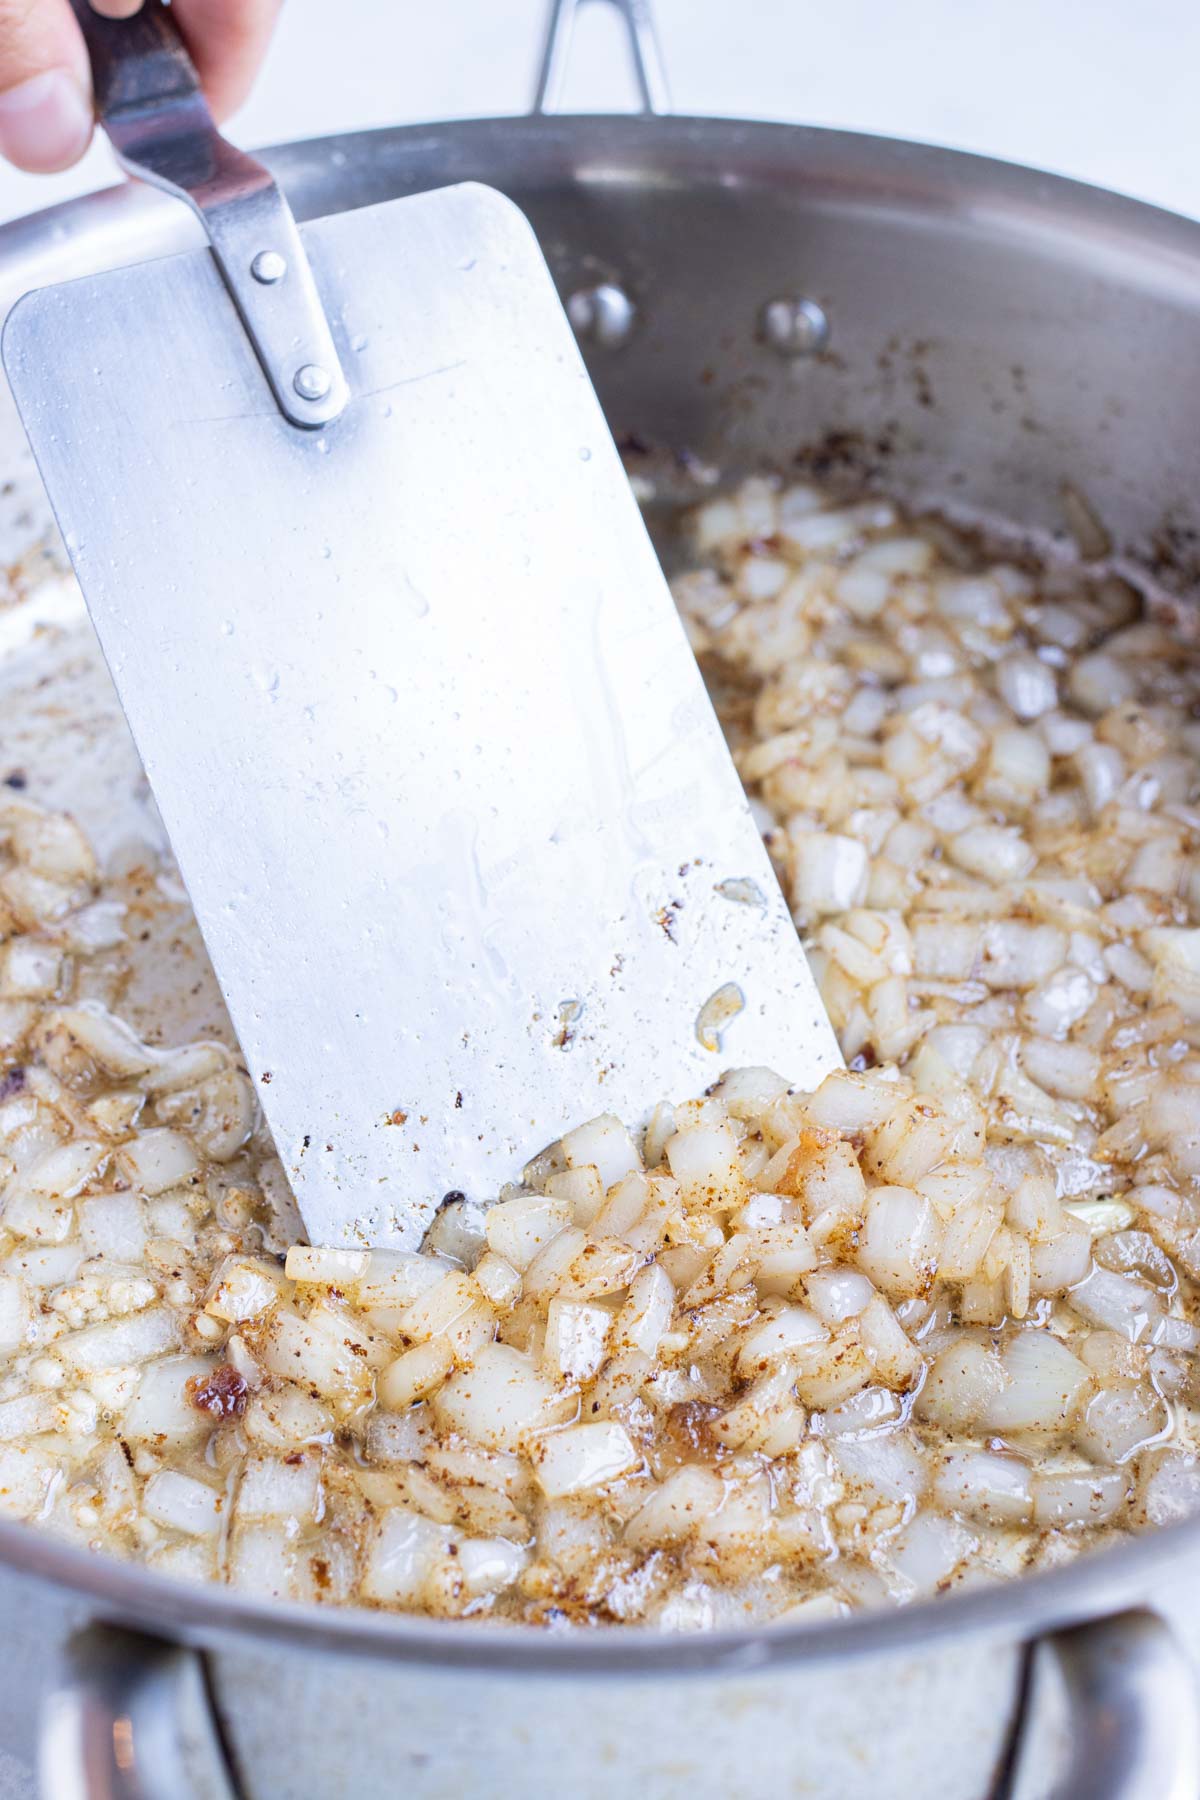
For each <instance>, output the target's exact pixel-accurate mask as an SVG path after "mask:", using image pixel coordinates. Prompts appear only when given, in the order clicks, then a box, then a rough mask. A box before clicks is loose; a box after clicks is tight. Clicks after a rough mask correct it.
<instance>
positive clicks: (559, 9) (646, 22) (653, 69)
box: [533, 0, 671, 113]
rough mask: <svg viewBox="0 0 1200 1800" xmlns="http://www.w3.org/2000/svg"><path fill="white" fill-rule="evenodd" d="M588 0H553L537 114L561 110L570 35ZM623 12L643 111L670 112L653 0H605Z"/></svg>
mask: <svg viewBox="0 0 1200 1800" xmlns="http://www.w3.org/2000/svg"><path fill="white" fill-rule="evenodd" d="M588 3H589V0H550V16H549V19H548V20H547V24H546V41H545V46H544V48H543V50H542V62H541V68H540V70H539V72H538V83H537V92H536V94H535V95H534V101H533V111H534V112H535V113H550V112H558V110H559V105H560V102H561V100H562V95H563V88H564V86H565V83H566V76H567V64H568V62H569V61H570V56H571V37H572V34H573V32H574V29H575V19H576V16H577V14H578V13H579V12H580V11H581V10H582V8H583V7H584V6H586V5H587V4H588ZM604 4H605V5H608V6H611V7H612V8H613V10H614V11H615V12H618V13H619V14H620V15H621V21H622V23H623V25H624V27H625V34H626V37H627V38H628V41H629V56H630V61H631V62H632V64H633V78H634V81H635V82H636V83H637V91H638V101H639V103H640V110H641V111H642V112H643V113H669V112H670V110H671V95H670V91H669V89H668V87H667V74H666V69H665V68H664V66H663V60H662V53H661V51H660V50H659V47H658V34H657V32H656V31H655V29H654V17H653V14H652V13H651V10H650V0H604Z"/></svg>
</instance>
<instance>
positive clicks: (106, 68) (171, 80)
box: [71, 0, 200, 128]
mask: <svg viewBox="0 0 1200 1800" xmlns="http://www.w3.org/2000/svg"><path fill="white" fill-rule="evenodd" d="M71 3H72V6H73V7H74V10H75V17H76V18H77V19H78V21H79V28H80V30H81V31H82V32H83V40H84V43H85V44H86V45H87V53H88V57H89V58H90V60H91V65H92V91H93V93H94V94H95V97H96V116H97V117H98V118H99V120H100V123H101V124H102V125H104V126H105V127H106V128H107V125H108V121H109V118H110V116H111V115H112V114H114V113H117V112H120V111H121V110H122V109H123V108H126V107H131V106H160V105H163V104H164V103H167V104H169V103H170V102H172V101H178V100H182V99H186V98H188V97H190V96H191V95H193V94H198V93H199V91H200V79H199V77H198V75H197V74H196V69H195V65H194V64H193V62H192V59H191V57H190V56H189V55H188V51H187V46H186V44H185V43H184V41H183V39H182V37H181V36H180V34H179V27H178V26H177V25H176V23H175V21H174V19H173V18H172V17H171V14H170V10H169V9H168V8H167V7H165V6H162V5H160V4H159V3H158V0H154V4H153V5H145V6H143V7H142V9H141V11H140V12H136V13H134V15H133V17H132V18H129V19H108V18H105V17H104V16H103V14H101V13H98V12H95V11H94V10H93V9H92V7H91V6H90V5H89V4H88V0H71Z"/></svg>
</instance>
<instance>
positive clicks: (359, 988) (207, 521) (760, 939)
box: [3, 185, 839, 1246]
mask: <svg viewBox="0 0 1200 1800" xmlns="http://www.w3.org/2000/svg"><path fill="white" fill-rule="evenodd" d="M305 241H306V245H307V249H308V252H309V255H310V257H311V260H312V264H313V268H314V272H315V274H316V277H317V281H318V284H319V286H320V288H321V291H322V295H323V297H324V300H325V304H326V308H327V311H328V313H329V315H330V317H331V319H332V321H333V322H334V329H335V332H336V333H337V334H338V335H339V339H340V342H339V348H340V350H341V352H342V356H343V362H344V365H345V367H346V369H347V372H348V375H349V378H350V383H351V388H352V391H353V399H352V402H351V405H350V406H349V408H348V410H347V411H346V413H345V414H344V415H343V417H342V418H341V419H340V420H339V421H338V422H337V423H336V424H335V425H334V426H332V427H330V428H328V429H327V430H326V431H325V432H324V433H323V434H314V433H309V432H304V431H300V430H297V429H296V428H294V427H293V426H290V425H289V424H287V423H286V421H285V420H284V419H283V418H282V417H281V415H280V414H279V412H278V410H277V408H276V406H275V404H274V401H273V399H272V396H271V393H270V390H269V389H268V387H267V385H266V382H265V380H264V377H263V374H262V372H261V369H260V367H259V364H258V362H257V360H256V358H255V356H254V354H253V352H252V350H251V349H250V348H249V346H248V344H247V342H246V339H245V337H244V335H243V333H242V330H241V328H240V325H239V321H238V318H237V315H236V313H235V311H234V309H233V306H232V303H231V302H230V300H229V297H228V294H227V292H226V290H225V287H224V286H223V284H222V282H221V280H220V278H219V276H218V274H217V271H216V269H215V268H214V266H213V264H212V260H211V257H210V256H209V254H208V253H207V252H206V251H198V252H193V253H189V254H186V255H183V256H177V257H172V258H169V259H166V260H163V261H160V262H154V263H149V264H143V265H141V266H138V267H135V268H132V269H126V270H121V271H118V272H115V273H109V274H104V275H99V276H95V277H90V278H87V279H84V280H79V281H75V282H71V283H67V284H64V285H61V286H59V287H55V288H49V289H44V290H42V291H40V292H38V293H35V294H32V295H30V296H27V297H26V299H24V300H23V301H22V302H21V303H20V304H19V306H18V307H17V308H16V309H15V311H14V313H13V314H12V315H11V317H10V319H9V323H8V326H7V330H6V333H5V337H4V346H3V348H4V360H5V364H6V367H7V370H8V374H9V379H10V381H11V383H12V387H13V390H14V393H15V395H16V398H17V401H18V404H19V406H20V409H21V412H22V416H23V418H24V420H25V424H26V426H27V429H28V431H29V435H30V439H31V442H32V444H33V448H34V452H35V454H36V456H37V460H38V463H39V466H40V468H41V471H42V474H43V476H44V478H45V482H46V486H47V489H48V491H49V494H50V498H51V501H52V503H53V505H54V508H55V511H56V513H57V516H58V519H59V523H60V525H61V527H62V529H63V533H64V536H65V538H66V541H67V545H68V548H69V550H70V554H71V557H72V560H73V562H74V565H75V569H76V572H77V574H78V576H79V579H80V582H81V584H82V587H83V591H84V595H85V597H86V599H87V603H88V606H89V609H90V611H91V615H92V618H93V621H94V623H95V626H96V629H97V632H98V634H99V637H100V641H101V644H102V646H103V649H104V652H105V655H106V657H107V659H108V662H109V664H110V667H111V669H112V672H113V675H114V677H115V679H116V684H117V688H118V691H119V693H120V696H121V699H122V703H123V704H124V707H125V709H126V712H127V714H128V717H129V721H130V724H131V726H132V728H133V732H134V736H135V738H136V741H137V744H138V747H139V750H140V752H141V755H142V757H143V760H144V763H145V766H146V770H147V773H148V775H149V778H150V782H151V784H152V787H153V789H154V793H155V796H156V799H157V801H158V804H159V807H160V809H161V812H162V814H163V818H164V821H165V823H166V826H167V829H168V831H169V833H170V836H171V841H172V845H173V847H174V850H175V853H176V856H177V858H178V861H179V865H180V868H181V871H182V873H183V876H184V880H185V881H186V883H187V886H188V889H189V892H190V895H191V898H192V901H193V904H194V906H195V909H196V912H197V915H198V918H199V921H200V924H201V928H202V930H203V933H204V936H205V940H206V943H207V946H208V949H209V951H210V954H211V956H212V959H213V963H214V965H215V967H216V970H217V974H218V977H219V980H220V982H221V986H222V988H223V990H224V993H225V996H226V998H227V1001H228V1004H229V1009H230V1013H231V1016H232V1018H233V1022H234V1025H235V1027H236V1029H237V1031H238V1034H239V1037H240V1040H241V1044H242V1047H243V1051H244V1054H245V1056H246V1059H247V1063H248V1066H249V1068H250V1070H251V1072H252V1073H253V1075H254V1077H255V1079H256V1081H257V1082H258V1083H259V1084H260V1085H259V1092H260V1094H261V1097H262V1103H263V1107H264V1110H265V1113H266V1117H267V1120H268V1122H269V1124H270V1126H271V1129H272V1132H273V1133H274V1137H275V1142H276V1145H277V1147H278V1150H279V1153H280V1156H281V1159H282V1161H283V1165H284V1168H285V1169H286V1171H287V1173H288V1176H289V1178H290V1180H291V1182H292V1184H293V1187H294V1190H295V1193H296V1196H297V1199H298V1200H299V1203H300V1207H301V1210H302V1212H303V1215H304V1219H305V1223H306V1226H307V1228H308V1231H309V1234H310V1236H311V1237H312V1239H313V1241H314V1242H325V1243H371V1244H377V1245H398V1246H411V1245H412V1244H414V1243H415V1242H416V1241H417V1240H418V1239H419V1237H420V1235H421V1233H422V1231H423V1229H424V1227H425V1226H426V1224H427V1223H428V1221H429V1219H430V1217H431V1216H432V1213H433V1211H434V1210H435V1208H436V1206H437V1204H438V1203H439V1201H440V1200H441V1198H442V1196H443V1195H444V1194H445V1192H446V1191H447V1190H449V1189H460V1190H464V1191H466V1192H468V1193H471V1194H474V1195H478V1196H480V1197H487V1196H488V1195H490V1194H494V1193H495V1191H496V1190H497V1188H498V1187H499V1185H500V1184H501V1183H502V1182H504V1181H507V1180H512V1179H514V1178H515V1177H516V1176H517V1174H518V1173H519V1169H520V1166H521V1163H522V1161H523V1160H524V1159H525V1158H526V1157H527V1156H528V1155H529V1154H530V1153H531V1152H532V1151H533V1150H535V1149H537V1148H538V1147H539V1146H540V1145H541V1144H544V1143H546V1142H548V1141H550V1140H551V1139H553V1138H554V1137H555V1136H556V1135H558V1134H559V1133H560V1132H561V1131H562V1130H563V1129H564V1128H565V1127H567V1126H568V1125H570V1124H571V1123H573V1122H576V1121H578V1120H580V1119H583V1118H586V1117H588V1116H590V1115H592V1114H594V1113H597V1112H600V1111H612V1112H616V1113H618V1114H620V1115H621V1116H622V1117H624V1118H626V1119H628V1120H630V1121H636V1120H637V1119H639V1118H641V1117H642V1116H644V1113H645V1109H646V1108H647V1107H648V1106H649V1105H651V1104H652V1103H653V1102H654V1101H655V1100H656V1099H657V1098H659V1097H661V1096H663V1095H673V1096H675V1097H680V1096H682V1095H685V1094H688V1093H691V1092H695V1091H697V1090H699V1089H701V1088H703V1087H704V1086H705V1085H706V1084H707V1083H709V1082H711V1081H712V1080H713V1079H714V1078H715V1077H716V1075H717V1074H718V1073H719V1071H720V1069H721V1068H722V1067H725V1066H728V1065H730V1064H738V1063H747V1062H755V1063H766V1064H769V1065H772V1066H774V1067H776V1068H778V1069H779V1070H780V1071H781V1072H783V1073H785V1074H787V1075H788V1076H789V1077H790V1078H792V1079H793V1080H797V1081H800V1082H805V1083H808V1082H815V1081H816V1080H817V1079H819V1077H820V1076H821V1075H822V1074H823V1073H824V1072H825V1071H827V1070H828V1069H829V1068H831V1067H833V1066H836V1064H837V1062H838V1060H839V1058H838V1053H837V1049H836V1045H835V1042H834V1039H833V1036H832V1032H831V1030H830V1028H829V1024H828V1021H827V1019H826V1017H825V1014H824V1010H823V1008H822V1006H821V1004H820V1001H819V998H818V996H817V993H816V990H815V987H814V985H813V982H812V979H811V977H810V975H809V972H808V969H807V966H806V964H805V961H804V958H803V955H802V953H801V950H800V947H799V944H798V942H797V939H796V935H795V931H794V929H793V926H792V923H791V920H790V918H789V916H788V912H787V909H786V906H785V904H784V902H783V899H782V896H781V895H780V893H779V889H778V887H777V885H776V882H775V879H774V876H773V874H772V871H771V869H770V865H769V862H768V859H767V857H766V854H765V852H764V849H763V846H762V844H761V841H760V839H759V836H758V833H757V831H756V829H755V827H754V824H753V821H752V819H751V817H750V814H749V811H748V808H747V806H746V803H745V799H744V796H743V794H742V791H741V787H740V785H739V783H738V780H737V777H736V775H735V773H734V770H733V767H732V764H731V762H730V759H729V756H728V752H727V750H726V748H725V745H724V742H723V740H722V738H721V735H720V730H719V727H718V725H717V722H716V719H715V717H714V715H713V712H712V709H711V707H710V704H709V702H708V699H707V696H706V694H705V692H704V688H703V685H702V682H701V680H700V677H699V674H698V672H697V670H696V667H695V663H694V661H693V659H692V656H691V653H690V651H689V650H688V648H687V645H686V640H685V638H684V636H683V633H682V630H681V627H680V625H679V622H678V620H677V618H676V615H675V610H674V607H673V604H672V601H671V598H670V594H669V592H668V590H667V587H666V584H665V582H664V580H663V577H662V574H661V572H660V570H659V567H658V564H657V561H656V559H655V556H654V553H653V550H652V548H651V546H650V543H649V540H648V538H647V536H646V532H645V529H644V526H643V524H642V521H641V519H640V516H639V514H638V511H637V507H636V504H635V502H634V500H633V498H632V496H631V493H630V490H629V487H628V483H627V481H626V478H625V474H624V471H623V469H622V467H621V463H620V459H619V457H618V456H617V453H616V450H615V448H614V446H613V443H612V439H611V437H610V435H609V432H608V429H607V426H606V424H605V422H604V419H603V416H602V414H601V412H600V408H599V404H598V402H597V400H596V397H595V394H594V392H593V391H592V388H591V384H590V382H589V380H588V377H587V374H586V371H585V369H584V367H583V364H582V361H581V359H580V357H579V353H578V351H577V349H576V346H575V343H574V341H573V338H572V335H571V332H570V327H569V326H568V324H567V322H566V319H565V317H564V315H563V312H562V309H561V306H560V304H559V302H558V299H557V297H556V295H555V293H554V289H553V284H552V281H551V278H550V275H549V272H548V270H547V268H546V265H545V263H544V261H543V259H542V256H541V253H540V251H539V249H538V247H537V245H536V242H535V241H534V238H533V236H532V233H531V231H530V229H529V227H528V225H527V224H526V222H525V220H524V219H523V218H522V216H521V215H520V213H519V212H517V210H516V209H515V208H514V207H513V206H512V205H511V203H510V202H508V201H507V200H505V199H503V198H502V197H501V196H500V195H498V194H496V193H494V192H492V191H491V190H489V189H487V188H482V187H478V186H473V185H472V186H463V187H458V188H450V189H444V190H441V191H440V192H437V193H432V194H425V195H420V196H417V197H415V198H411V199H404V200H400V201H392V202H389V203H387V204H385V205H382V206H375V207H370V208H367V209H364V210H362V211H358V212H352V213H345V214H341V215H339V216H337V217H335V218H330V219H326V220H322V221H320V222H318V223H317V224H315V225H311V226H309V227H308V228H307V229H306V231H305ZM722 991H723V993H724V1000H725V1001H727V1002H729V1004H730V1005H733V1004H735V1003H736V1001H737V999H738V998H739V997H740V998H741V999H742V1000H743V1002H744V1004H743V1005H742V1006H741V1008H740V1010H739V1011H737V1012H736V1015H735V1016H732V1017H730V1018H729V1019H728V1020H727V1022H726V1024H725V1028H724V1031H723V1033H721V1034H720V1035H721V1039H722V1041H721V1043H720V1049H719V1051H718V1050H717V1049H715V1048H711V1047H705V1043H704V1042H702V1041H701V1039H702V1038H705V1037H706V1036H707V1042H708V1044H710V1045H713V1044H715V1043H716V1032H715V1029H714V1033H713V1035H711V1036H709V1035H707V1034H706V1032H705V1030H704V1025H703V1023H702V1022H701V1019H702V1015H703V1016H704V1019H705V1020H711V1022H712V1024H713V1026H714V1028H715V1026H716V1023H717V1020H718V1019H719V1017H720V1015H721V1014H722V1013H723V1012H725V1011H726V1010H727V1007H726V1006H725V1005H723V1004H722V1003H720V1002H719V1003H718V1004H717V1006H716V1007H715V1008H710V1009H709V1011H708V1012H707V1013H705V1008H706V1006H707V1003H708V1002H709V1001H710V999H711V997H712V996H713V995H714V994H718V993H722ZM698 1022H699V1023H698Z"/></svg>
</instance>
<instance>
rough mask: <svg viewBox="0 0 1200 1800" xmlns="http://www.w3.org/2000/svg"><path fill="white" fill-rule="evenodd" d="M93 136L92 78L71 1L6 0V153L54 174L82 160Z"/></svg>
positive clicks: (1, 59)
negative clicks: (70, 4) (57, 170)
mask: <svg viewBox="0 0 1200 1800" xmlns="http://www.w3.org/2000/svg"><path fill="white" fill-rule="evenodd" d="M91 136H92V90H91V75H90V72H89V69H88V59H87V52H86V50H85V49H84V45H83V37H82V34H81V33H80V30H79V27H78V25H76V23H75V19H74V17H73V15H72V12H71V8H70V6H69V4H68V0H0V156H3V157H6V158H7V159H8V161H9V162H11V163H15V164H16V165H17V167H18V168H19V169H29V170H32V171H33V172H34V173H37V174H50V173H52V172H53V171H55V170H56V169H67V168H70V166H71V164H72V163H74V162H78V160H79V158H80V157H81V156H82V155H83V153H84V151H85V150H86V149H87V147H88V144H89V143H90V141H91Z"/></svg>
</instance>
